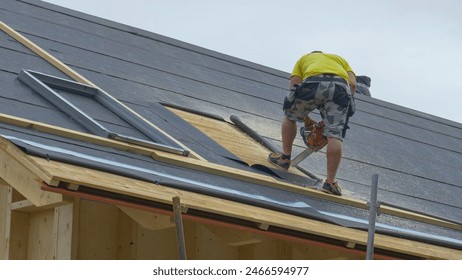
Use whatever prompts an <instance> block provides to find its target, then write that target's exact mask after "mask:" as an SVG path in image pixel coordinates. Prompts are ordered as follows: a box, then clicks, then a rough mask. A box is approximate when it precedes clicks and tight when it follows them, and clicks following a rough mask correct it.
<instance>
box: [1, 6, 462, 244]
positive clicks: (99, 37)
mask: <svg viewBox="0 0 462 280" xmlns="http://www.w3.org/2000/svg"><path fill="white" fill-rule="evenodd" d="M0 17H1V18H2V21H3V22H5V23H6V24H8V25H9V26H11V27H12V28H14V29H15V30H17V31H18V32H20V33H21V34H23V35H24V36H26V37H27V38H28V39H30V40H32V41H33V42H34V43H36V44H37V45H39V46H40V47H42V48H43V49H45V50H46V51H48V52H50V53H51V54H52V55H54V56H55V57H56V58H58V59H60V60H61V61H63V62H64V63H66V64H67V65H69V66H70V67H71V68H72V69H74V70H76V71H77V72H79V73H80V74H82V75H83V76H84V77H86V78H88V79H89V80H91V81H92V82H93V83H95V84H97V85H98V86H99V87H101V88H102V89H104V90H105V91H106V92H108V93H110V94H111V95H112V96H114V97H115V98H117V99H119V100H121V101H122V102H124V103H125V104H126V105H127V106H129V107H130V108H132V109H133V110H135V111H137V112H138V113H139V114H141V115H142V116H143V117H144V118H146V119H148V120H150V121H152V122H154V123H156V124H158V125H159V127H161V128H162V129H163V130H165V131H167V132H168V133H169V134H170V135H171V136H173V137H175V138H177V139H181V141H190V143H188V146H190V145H191V147H192V148H194V149H195V150H196V149H197V151H198V152H199V153H202V154H204V155H206V156H207V158H208V159H210V160H211V161H212V162H217V163H220V164H224V165H229V166H233V167H237V166H239V167H242V168H247V167H245V166H243V165H242V166H241V164H240V163H238V162H236V161H235V160H229V158H227V157H223V155H221V154H220V153H217V152H212V151H210V150H209V149H206V148H205V147H204V145H201V144H200V142H201V141H198V139H201V137H204V135H199V134H191V135H193V136H192V138H191V136H190V135H189V134H188V137H185V134H184V131H183V129H179V128H178V127H175V124H174V123H169V122H167V121H165V118H166V116H159V115H156V114H155V113H154V111H155V110H153V108H156V106H157V105H158V103H159V102H165V103H169V104H175V105H179V106H182V107H187V108H190V109H193V110H198V111H204V110H206V111H207V112H208V113H210V114H215V115H218V116H222V117H223V118H226V119H227V118H229V117H230V116H231V115H236V116H238V117H239V118H240V119H241V120H242V121H243V122H245V123H246V125H248V126H249V127H251V128H252V129H254V130H255V131H256V132H258V133H259V134H260V135H262V136H264V137H266V139H268V141H272V142H273V143H274V145H275V146H280V142H279V141H280V135H279V132H280V119H281V115H279V114H278V113H277V112H280V110H281V109H280V108H281V105H282V99H283V96H284V95H285V94H286V90H287V85H288V77H289V74H288V73H284V72H282V71H279V70H276V69H271V68H268V67H265V66H262V65H258V64H254V63H251V62H248V61H244V60H240V59H238V58H234V57H230V56H227V55H224V54H220V53H217V52H214V51H212V50H207V49H204V48H201V47H198V46H193V45H190V44H187V43H184V42H180V41H177V40H174V39H171V38H167V37H164V36H161V35H157V34H154V33H151V32H147V31H143V30H140V29H136V28H133V27H129V26H126V25H122V24H118V23H115V22H111V21H107V20H103V19H100V18H97V17H93V16H89V15H85V14H82V13H79V12H75V11H71V10H68V9H64V8H60V7H57V6H54V5H51V4H48V3H44V2H41V1H34V0H22V1H15V0H2V1H1V3H0ZM0 51H1V52H2V54H1V55H0V82H1V84H2V87H1V90H0V111H1V112H2V113H4V114H9V115H13V116H17V117H23V118H29V119H33V120H36V121H40V122H45V123H49V124H52V125H56V126H60V127H66V128H69V129H73V130H76V131H85V129H84V128H82V127H81V126H80V125H79V124H77V123H75V122H74V121H73V120H72V119H70V118H69V117H68V116H67V115H66V114H64V113H63V112H60V111H59V110H57V109H56V108H55V107H53V106H51V105H50V104H49V103H48V102H47V101H46V100H44V99H43V98H41V97H39V96H38V95H36V94H35V93H34V92H33V91H32V90H31V89H30V88H28V87H27V86H25V85H24V84H23V83H21V82H20V81H18V80H17V75H18V73H19V72H20V70H21V69H31V70H34V71H38V72H42V73H46V74H49V75H54V76H58V77H63V78H66V75H64V74H62V73H61V72H60V71H59V70H57V69H56V68H54V67H53V66H51V65H50V64H49V63H47V62H45V61H44V60H43V59H41V58H39V57H37V55H35V54H33V53H32V52H31V51H30V50H29V49H27V48H26V47H24V46H23V45H21V44H19V43H18V42H16V41H15V40H14V39H12V38H11V37H9V36H8V35H7V34H5V33H3V32H0ZM372 79H373V77H372ZM356 100H357V101H356V104H357V112H356V114H355V115H354V117H353V118H351V120H350V127H351V129H350V130H349V131H348V133H347V137H346V139H345V141H344V158H343V160H342V164H341V167H340V170H339V172H338V176H337V177H338V180H339V182H340V184H341V185H342V186H343V189H344V192H345V195H348V196H350V197H353V198H359V199H364V200H368V198H369V193H370V184H371V175H372V174H379V195H378V200H379V201H383V202H385V203H388V204H392V205H396V206H399V207H403V208H407V209H410V210H413V211H417V212H423V213H428V214H430V215H434V216H437V217H441V218H444V219H448V220H452V221H462V201H461V200H460V197H461V196H462V124H459V123H455V122H452V121H449V120H445V119H442V118H439V117H434V116H431V115H428V114H425V113H423V112H418V111H415V110H412V109H409V108H404V107H401V106H398V105H395V104H391V103H387V102H384V101H381V100H378V99H375V98H373V97H368V96H363V95H358V96H357V99H356ZM204 108H205V109H204ZM281 114H282V113H281ZM315 117H316V116H315ZM188 129H190V128H188ZM8 131H14V129H13V128H7V131H6V132H5V131H4V133H5V134H6V135H10V136H14V135H11V133H10V132H8ZM21 133H22V132H21ZM34 133H36V132H33V131H28V132H27V134H28V135H31V137H32V136H34V137H35V136H36V135H34ZM188 133H189V131H188ZM194 137H197V138H196V139H195V140H194ZM43 139H45V138H40V137H39V138H38V140H37V139H36V140H37V141H39V142H40V141H44V140H43ZM47 139H48V138H47ZM48 140H49V141H55V139H53V137H50V138H49V139H48ZM58 142H59V141H58ZM59 143H65V141H64V142H59ZM295 144H296V145H297V147H296V149H295V152H297V151H301V149H302V147H303V143H302V141H301V140H300V139H297V140H296V143H295ZM65 146H66V149H68V150H77V151H78V150H79V149H81V148H82V146H81V145H79V144H75V143H74V144H73V145H70V146H69V144H68V143H66V145H65ZM207 148H208V146H207ZM106 152H108V151H104V150H103V151H102V153H106ZM127 158H130V157H129V156H128V157H127ZM324 166H325V155H324V153H323V152H322V151H321V152H320V153H316V154H314V155H312V156H310V157H309V158H308V159H306V160H305V161H304V162H303V163H302V167H304V168H306V169H308V170H310V171H311V172H313V173H315V174H318V175H319V176H321V177H322V176H324V175H325V170H324ZM321 204H323V203H321ZM327 205H329V204H327ZM344 210H345V209H342V210H341V211H344ZM342 214H349V213H348V211H347V212H345V213H342ZM389 219H390V220H393V218H391V217H390V218H389ZM401 222H402V221H400V223H401ZM402 223H403V224H406V223H407V225H408V226H410V227H411V228H412V227H414V226H416V225H417V223H415V222H411V221H405V222H402ZM425 226H426V225H419V230H422V231H424V232H425ZM416 227H417V226H416ZM449 235H450V236H452V237H453V238H455V239H459V240H461V239H462V233H460V232H457V231H454V232H452V231H451V233H450V234H449Z"/></svg>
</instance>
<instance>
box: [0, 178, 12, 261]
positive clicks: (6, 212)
mask: <svg viewBox="0 0 462 280" xmlns="http://www.w3.org/2000/svg"><path fill="white" fill-rule="evenodd" d="M12 196H13V188H12V187H10V186H7V185H4V184H2V185H0V215H1V216H0V259H2V260H8V259H9V253H10V235H11V202H12Z"/></svg>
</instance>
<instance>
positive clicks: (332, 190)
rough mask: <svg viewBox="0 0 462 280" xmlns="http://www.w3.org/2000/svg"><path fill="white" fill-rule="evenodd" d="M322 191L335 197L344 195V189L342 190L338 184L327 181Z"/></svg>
mask: <svg viewBox="0 0 462 280" xmlns="http://www.w3.org/2000/svg"><path fill="white" fill-rule="evenodd" d="M321 190H322V191H323V192H325V193H329V194H333V195H338V196H341V195H342V189H341V188H340V186H339V185H338V183H337V182H333V183H331V182H327V181H325V182H324V185H323V186H322V189H321Z"/></svg>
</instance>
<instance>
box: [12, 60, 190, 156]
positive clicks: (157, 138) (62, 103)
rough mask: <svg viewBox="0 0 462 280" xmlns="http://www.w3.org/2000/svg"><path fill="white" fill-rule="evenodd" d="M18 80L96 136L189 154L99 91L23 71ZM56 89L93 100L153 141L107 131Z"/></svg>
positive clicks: (68, 81) (52, 77)
mask: <svg viewBox="0 0 462 280" xmlns="http://www.w3.org/2000/svg"><path fill="white" fill-rule="evenodd" d="M18 79H19V80H20V81H22V82H23V83H25V84H27V85H28V86H29V87H31V88H32V89H33V90H34V91H35V92H37V93H39V94H40V95H41V96H42V97H44V98H45V99H47V100H48V101H49V102H51V103H52V104H53V105H55V106H56V107H57V108H59V109H60V110H61V111H63V112H65V113H66V114H67V115H69V116H70V117H71V118H72V119H74V120H76V121H77V122H78V123H79V124H81V125H82V126H84V127H85V128H86V129H88V130H89V131H90V132H91V133H93V134H95V135H97V136H101V137H105V138H109V139H114V140H119V141H123V142H128V143H131V144H136V145H140V146H144V147H148V148H154V149H158V150H162V151H166V152H170V153H175V154H181V155H185V156H187V155H188V154H189V152H188V151H186V150H184V149H182V148H181V147H179V146H178V145H176V143H174V142H173V141H171V140H170V139H168V138H167V137H165V136H163V135H162V134H161V133H155V132H156V131H154V130H153V128H152V127H151V126H150V125H149V124H147V123H146V122H145V121H143V120H142V119H140V118H139V117H138V116H136V115H134V114H133V113H132V112H131V111H129V110H127V109H126V108H125V107H124V106H122V105H121V104H120V103H118V102H114V100H113V98H110V97H109V95H108V94H107V93H105V92H102V90H101V89H99V88H94V87H91V86H89V85H85V84H82V83H79V82H75V81H70V80H66V79H62V78H58V77H54V76H51V75H46V74H43V73H40V72H36V71H32V70H24V69H23V70H21V72H20V73H19V75H18ZM55 89H59V90H66V91H67V92H69V93H73V94H77V95H80V96H83V97H87V98H90V99H92V100H94V102H98V103H99V104H101V105H102V106H104V107H105V108H107V109H109V111H111V112H112V113H113V114H115V115H116V116H118V117H120V118H122V119H123V120H125V121H126V122H127V123H128V124H130V125H132V126H133V127H134V128H135V129H137V130H138V131H140V132H141V133H142V134H144V135H146V136H147V137H148V138H149V139H151V140H152V141H146V140H143V139H139V138H136V137H133V136H128V135H123V134H121V133H117V132H114V131H111V130H109V129H108V128H106V127H104V126H103V125H102V124H100V123H99V122H98V121H96V120H95V119H94V118H92V117H91V116H90V115H89V114H87V113H86V112H85V111H84V109H83V108H78V107H77V106H75V105H74V104H73V103H72V102H70V101H69V100H68V99H66V98H65V97H63V96H62V95H61V94H60V93H58V92H57V91H56V90H55Z"/></svg>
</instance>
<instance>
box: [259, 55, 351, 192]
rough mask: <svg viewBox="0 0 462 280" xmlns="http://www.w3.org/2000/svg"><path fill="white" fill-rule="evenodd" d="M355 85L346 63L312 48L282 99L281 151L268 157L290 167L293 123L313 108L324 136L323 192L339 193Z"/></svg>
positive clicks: (335, 56)
mask: <svg viewBox="0 0 462 280" xmlns="http://www.w3.org/2000/svg"><path fill="white" fill-rule="evenodd" d="M355 88H356V76H355V74H354V72H353V70H352V69H351V67H350V65H349V64H348V62H347V61H346V60H345V59H344V58H342V57H340V56H338V55H335V54H328V53H323V52H321V51H313V52H311V53H309V54H306V55H303V56H302V57H301V58H300V59H299V60H298V61H297V63H296V64H295V66H294V68H293V71H292V75H291V77H290V91H289V94H288V95H287V96H286V97H285V99H284V106H283V111H284V117H283V120H282V127H281V135H282V153H271V154H269V156H268V160H269V161H270V162H271V163H273V164H275V165H277V166H279V167H281V168H283V169H286V170H287V169H289V167H290V160H291V153H292V145H293V142H294V139H295V136H296V134H297V124H296V122H297V121H298V122H303V121H304V120H305V118H307V117H309V116H308V115H309V113H311V112H312V111H313V110H314V109H318V110H319V112H320V114H321V117H322V119H323V122H324V125H325V130H324V136H326V137H327V151H326V158H327V172H326V173H327V176H326V180H325V181H324V184H323V186H322V189H321V190H322V191H323V192H326V193H329V194H334V195H339V196H340V195H342V190H341V188H340V186H339V185H338V183H337V181H335V176H336V174H337V170H338V168H339V166H340V161H341V159H342V141H343V137H344V133H343V130H344V129H345V126H346V122H347V116H348V114H349V113H348V111H349V110H348V107H349V105H350V101H351V100H352V94H354V92H355Z"/></svg>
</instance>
